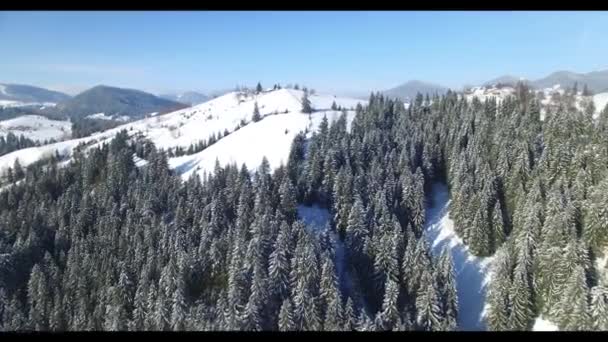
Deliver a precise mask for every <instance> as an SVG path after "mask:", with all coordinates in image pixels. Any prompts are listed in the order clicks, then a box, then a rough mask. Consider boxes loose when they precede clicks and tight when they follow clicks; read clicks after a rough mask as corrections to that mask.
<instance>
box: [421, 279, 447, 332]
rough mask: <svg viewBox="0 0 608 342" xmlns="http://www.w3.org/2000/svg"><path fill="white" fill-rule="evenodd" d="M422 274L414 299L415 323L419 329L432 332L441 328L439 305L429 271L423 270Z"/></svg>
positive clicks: (441, 318)
mask: <svg viewBox="0 0 608 342" xmlns="http://www.w3.org/2000/svg"><path fill="white" fill-rule="evenodd" d="M422 272H423V273H422V279H421V284H420V290H419V291H418V295H417V297H416V312H417V319H416V322H417V324H418V326H419V327H420V328H421V329H423V330H427V331H432V330H435V329H438V328H440V327H441V323H442V320H443V317H441V314H442V313H441V307H440V305H441V304H440V301H439V295H438V293H437V288H436V285H435V282H434V279H433V277H432V273H431V271H429V270H428V269H424V270H423V271H422Z"/></svg>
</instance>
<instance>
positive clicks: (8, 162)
mask: <svg viewBox="0 0 608 342" xmlns="http://www.w3.org/2000/svg"><path fill="white" fill-rule="evenodd" d="M302 95H303V92H302V91H300V90H293V89H280V90H274V91H269V92H263V93H260V94H253V93H250V94H246V93H243V92H231V93H227V94H225V95H223V96H220V97H217V98H215V99H213V100H210V101H208V102H205V103H202V104H200V105H197V106H194V107H189V108H185V109H181V110H178V111H175V112H172V113H168V114H164V115H157V116H153V117H148V118H145V119H142V120H138V121H133V122H130V123H126V124H124V125H121V126H117V127H115V128H112V129H109V130H106V131H103V132H98V133H95V134H93V135H91V136H89V137H85V138H80V139H73V140H66V141H62V142H60V143H56V144H50V145H45V146H41V147H35V148H28V149H23V150H19V151H15V152H12V153H9V154H6V155H4V156H0V172H1V171H2V170H3V169H4V168H6V167H9V166H12V165H13V164H14V162H15V160H16V159H19V162H20V163H21V164H22V165H23V166H26V165H28V164H30V163H32V162H35V161H37V160H39V159H40V158H42V157H44V156H48V155H50V154H53V153H55V152H56V151H57V152H58V153H59V154H60V155H62V156H66V155H71V153H72V150H73V149H74V147H76V146H78V144H80V143H86V144H90V145H91V146H98V145H100V144H102V143H103V142H107V141H110V140H111V139H112V138H113V137H114V136H115V135H116V133H118V132H120V131H121V130H127V132H128V134H129V135H130V136H135V135H139V136H143V137H145V138H148V139H150V140H151V141H152V142H153V143H154V144H156V146H157V147H158V148H162V149H167V148H173V147H176V146H181V147H184V148H187V147H188V146H190V144H192V143H196V142H198V141H200V140H202V139H208V138H209V137H210V136H211V135H212V134H218V133H220V132H224V131H225V130H227V131H228V132H234V131H235V128H236V127H237V125H239V124H240V123H241V121H242V120H243V121H244V122H245V123H246V126H244V127H242V128H241V129H239V130H238V131H237V132H235V133H233V134H230V135H228V136H226V137H224V138H222V139H220V140H219V141H218V142H216V144H214V145H212V146H210V147H209V148H207V149H206V150H204V151H202V152H200V153H198V154H195V155H191V156H184V157H182V159H177V160H175V158H174V159H173V160H171V161H170V164H171V165H172V166H173V167H175V168H179V170H180V171H189V170H190V169H191V168H190V167H189V165H190V164H195V165H196V166H197V167H198V166H200V169H203V170H209V169H210V166H211V167H213V166H214V165H215V159H216V158H217V159H219V160H220V162H221V163H231V162H236V163H237V164H239V165H240V164H241V163H246V164H247V166H248V167H251V168H255V167H257V166H258V165H259V163H260V162H261V160H262V157H263V155H266V156H267V157H268V159H269V161H270V162H271V166H273V167H277V166H278V165H280V163H281V162H286V160H287V157H288V155H289V150H290V146H291V142H292V140H293V137H294V136H295V135H296V134H297V133H298V131H299V130H304V129H306V128H307V127H314V126H315V125H318V123H320V122H321V119H322V117H323V115H324V114H323V113H325V112H326V113H327V116H328V119H331V118H332V117H335V118H337V116H338V115H339V113H338V112H333V111H330V110H329V108H330V107H331V104H332V103H333V102H334V101H335V102H336V104H337V105H339V106H342V107H343V108H354V107H355V106H356V105H357V103H361V104H365V101H362V100H358V99H350V98H337V97H335V96H330V95H311V96H309V99H310V101H311V105H312V107H313V108H314V109H315V110H316V111H317V112H315V113H313V114H312V115H311V116H310V119H309V116H308V114H304V113H301V111H300V110H301V107H302V104H301V102H300V99H301V98H302ZM256 102H257V104H258V108H259V111H260V115H261V116H262V118H263V119H262V120H261V121H259V122H256V123H253V122H251V117H252V115H253V108H254V105H255V103H256ZM353 116H354V114H353V112H350V114H349V118H352V117H353ZM286 131H287V133H285V132H286ZM225 140H226V141H227V142H226V141H225ZM188 175H189V174H188ZM188 175H186V176H188Z"/></svg>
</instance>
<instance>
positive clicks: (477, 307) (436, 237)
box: [424, 183, 493, 331]
mask: <svg viewBox="0 0 608 342" xmlns="http://www.w3.org/2000/svg"><path fill="white" fill-rule="evenodd" d="M430 197H431V198H430V203H429V204H430V205H429V206H428V207H427V209H426V227H425V234H424V235H425V237H426V239H427V241H428V242H429V244H430V247H431V252H432V254H433V255H434V256H436V257H438V256H439V255H441V252H442V251H443V249H444V248H447V249H448V250H449V251H450V253H451V254H452V259H453V262H454V273H455V277H456V291H457V293H458V310H459V311H458V326H459V327H460V329H461V330H467V331H469V330H485V322H484V314H485V310H484V307H485V297H486V286H487V284H488V282H489V281H490V274H489V273H490V272H489V270H490V264H491V263H492V260H493V257H487V258H480V257H475V256H473V255H471V254H470V253H469V249H468V247H467V246H465V244H464V242H463V241H462V239H460V238H459V237H458V236H457V235H456V232H455V231H454V222H453V221H452V219H450V217H449V213H450V212H449V206H450V199H449V194H448V188H447V186H446V185H445V184H441V183H436V184H433V188H432V192H431V196H430Z"/></svg>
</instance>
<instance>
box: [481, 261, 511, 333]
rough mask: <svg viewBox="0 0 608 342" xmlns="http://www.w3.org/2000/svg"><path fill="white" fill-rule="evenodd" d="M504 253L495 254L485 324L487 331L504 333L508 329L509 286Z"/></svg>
mask: <svg viewBox="0 0 608 342" xmlns="http://www.w3.org/2000/svg"><path fill="white" fill-rule="evenodd" d="M507 258H508V256H507V254H506V251H504V250H502V249H499V250H498V251H497V252H496V256H495V259H494V265H493V270H492V274H493V276H492V282H490V284H489V289H488V295H487V302H488V313H487V315H486V323H487V327H488V330H492V331H504V330H508V329H509V315H510V314H509V308H510V304H509V286H510V285H511V280H510V274H509V273H510V271H509V265H508V260H507Z"/></svg>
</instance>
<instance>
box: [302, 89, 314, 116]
mask: <svg viewBox="0 0 608 342" xmlns="http://www.w3.org/2000/svg"><path fill="white" fill-rule="evenodd" d="M301 102H302V113H307V114H310V113H312V111H313V109H312V106H311V103H310V99H309V98H308V93H307V92H304V94H303V95H302V100H301Z"/></svg>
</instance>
